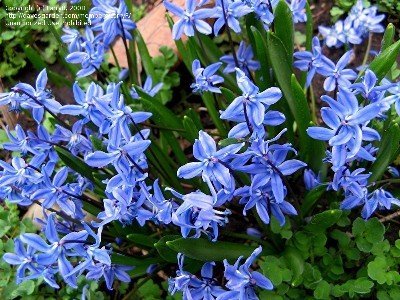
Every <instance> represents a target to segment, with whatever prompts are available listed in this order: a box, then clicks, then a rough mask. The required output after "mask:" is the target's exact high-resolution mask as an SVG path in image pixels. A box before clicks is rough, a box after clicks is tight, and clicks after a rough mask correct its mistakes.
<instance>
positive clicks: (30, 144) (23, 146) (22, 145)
mask: <svg viewBox="0 0 400 300" xmlns="http://www.w3.org/2000/svg"><path fill="white" fill-rule="evenodd" d="M6 132H7V136H8V139H9V142H5V143H3V148H4V149H6V150H8V151H13V152H21V154H22V155H26V154H27V153H32V154H38V153H39V152H38V151H37V150H36V149H35V148H34V145H35V143H34V141H33V140H32V138H31V137H30V136H29V135H27V134H26V133H25V131H24V130H23V129H22V127H21V126H20V125H19V124H17V125H16V126H15V133H14V134H13V133H12V132H11V131H10V130H9V128H8V126H7V130H6Z"/></svg>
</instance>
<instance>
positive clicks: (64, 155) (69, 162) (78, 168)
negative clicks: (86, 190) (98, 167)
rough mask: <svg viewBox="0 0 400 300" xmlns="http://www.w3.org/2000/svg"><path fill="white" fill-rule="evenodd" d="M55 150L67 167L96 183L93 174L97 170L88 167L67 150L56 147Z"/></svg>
mask: <svg viewBox="0 0 400 300" xmlns="http://www.w3.org/2000/svg"><path fill="white" fill-rule="evenodd" d="M54 149H55V150H56V151H57V154H58V156H59V157H60V159H61V160H62V162H63V163H64V164H65V165H66V166H68V167H69V168H71V169H72V170H74V171H75V172H77V173H79V174H81V175H82V176H83V177H86V178H88V179H90V180H92V181H94V177H93V173H94V172H95V170H94V169H93V168H92V167H90V166H89V165H87V164H86V163H85V162H84V161H83V160H82V159H80V158H79V157H76V156H74V155H72V154H71V153H69V152H68V151H67V150H65V149H63V148H61V147H59V146H54Z"/></svg>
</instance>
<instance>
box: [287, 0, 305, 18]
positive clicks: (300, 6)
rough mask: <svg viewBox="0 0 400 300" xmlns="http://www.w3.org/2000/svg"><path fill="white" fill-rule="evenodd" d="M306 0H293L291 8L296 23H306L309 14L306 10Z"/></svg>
mask: <svg viewBox="0 0 400 300" xmlns="http://www.w3.org/2000/svg"><path fill="white" fill-rule="evenodd" d="M306 3H307V1H306V0H291V1H290V10H291V11H292V14H293V22H294V23H304V22H307V14H306V11H305V7H306Z"/></svg>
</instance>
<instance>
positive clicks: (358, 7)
mask: <svg viewBox="0 0 400 300" xmlns="http://www.w3.org/2000/svg"><path fill="white" fill-rule="evenodd" d="M384 18H385V16H384V15H379V14H378V8H377V7H376V6H370V7H368V8H367V7H365V6H364V1H362V0H357V2H356V4H355V5H354V6H353V7H352V9H351V10H350V12H349V14H348V15H347V17H346V18H345V19H344V20H339V21H337V22H336V23H335V25H333V26H332V27H325V26H319V32H320V34H321V35H322V36H323V37H324V39H325V42H326V45H327V46H328V47H336V48H339V47H341V46H342V45H349V44H353V45H358V44H361V43H362V41H363V39H364V38H365V36H368V34H369V33H371V32H375V33H381V32H383V31H384V27H383V26H382V24H381V22H382V20H383V19H384Z"/></svg>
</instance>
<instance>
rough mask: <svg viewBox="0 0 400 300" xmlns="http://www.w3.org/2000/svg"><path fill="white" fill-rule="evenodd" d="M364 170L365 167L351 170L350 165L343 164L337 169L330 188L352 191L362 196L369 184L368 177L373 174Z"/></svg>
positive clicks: (353, 193)
mask: <svg viewBox="0 0 400 300" xmlns="http://www.w3.org/2000/svg"><path fill="white" fill-rule="evenodd" d="M364 172H365V169H364V168H358V169H355V170H354V171H351V170H350V169H349V167H348V166H342V167H340V168H339V169H338V170H336V171H335V175H334V177H333V180H332V182H331V183H330V184H329V186H328V189H333V190H335V191H339V190H340V189H342V190H344V191H345V192H350V193H351V194H352V195H356V196H358V197H360V198H361V197H362V196H363V195H364V193H365V189H366V187H367V185H368V178H369V177H370V176H371V174H370V173H364Z"/></svg>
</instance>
